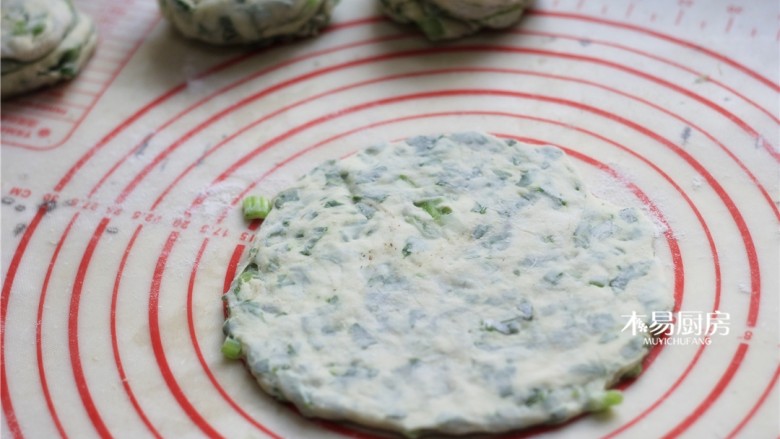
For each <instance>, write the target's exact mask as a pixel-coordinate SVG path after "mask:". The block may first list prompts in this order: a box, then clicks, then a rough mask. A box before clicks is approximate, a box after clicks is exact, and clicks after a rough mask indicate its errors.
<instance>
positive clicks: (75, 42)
mask: <svg viewBox="0 0 780 439" xmlns="http://www.w3.org/2000/svg"><path fill="white" fill-rule="evenodd" d="M96 44H97V32H96V30H95V25H94V23H93V22H92V19H90V18H89V17H88V16H87V15H84V14H82V13H79V12H77V13H76V24H75V26H73V29H71V31H70V32H69V33H68V34H67V35H66V36H65V39H64V40H62V42H61V43H60V44H59V45H58V46H57V47H56V48H55V49H54V50H52V51H51V52H49V53H48V54H46V55H45V56H44V57H43V58H40V59H38V60H35V61H33V62H30V63H25V64H18V65H17V66H15V68H14V69H13V70H12V71H3V76H2V84H1V85H2V97H3V98H6V97H9V96H13V95H17V94H21V93H25V92H28V91H31V90H34V89H37V88H40V87H44V86H47V85H52V84H55V83H57V82H60V81H63V80H68V79H72V78H73V77H75V76H76V75H77V74H78V72H79V71H81V69H82V67H83V66H84V64H85V63H86V62H87V60H88V59H89V57H90V56H91V55H92V52H94V50H95V46H96ZM3 62H4V63H5V61H3Z"/></svg>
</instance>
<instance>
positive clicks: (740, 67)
mask: <svg viewBox="0 0 780 439" xmlns="http://www.w3.org/2000/svg"><path fill="white" fill-rule="evenodd" d="M528 14H529V15H540V16H548V17H557V18H563V19H573V20H581V21H590V22H594V23H600V24H606V25H609V26H613V27H618V28H622V29H628V30H631V31H635V32H639V33H643V34H646V35H651V36H653V37H656V38H659V39H662V40H666V41H670V42H672V43H675V44H677V45H680V46H683V47H687V48H689V49H693V50H695V51H698V52H701V53H704V54H705V55H707V56H710V57H712V58H715V59H717V60H719V61H722V62H724V63H726V64H728V65H730V66H731V67H734V68H735V69H737V70H739V71H741V72H743V73H745V74H746V75H748V76H750V77H752V78H753V79H755V80H757V81H759V82H761V83H762V84H764V85H765V86H767V87H769V88H771V89H772V90H774V91H776V92H780V85H778V84H776V83H775V82H774V81H772V80H770V79H767V78H765V77H763V76H761V75H760V74H758V73H756V72H755V71H753V70H751V69H749V68H747V67H745V66H744V65H742V64H740V63H738V62H736V61H734V60H733V59H731V58H729V57H727V56H725V55H722V54H720V53H718V52H715V51H713V50H710V49H706V48H704V47H701V46H699V45H697V44H695V43H691V42H689V41H686V40H683V39H681V38H677V37H673V36H670V35H666V34H664V33H661V32H657V31H654V30H652V29H647V28H644V27H641V26H637V25H634V24H631V23H624V22H620V21H614V20H607V19H603V18H599V17H592V16H588V15H581V14H574V13H567V12H554V11H544V10H539V9H531V10H529V11H528Z"/></svg>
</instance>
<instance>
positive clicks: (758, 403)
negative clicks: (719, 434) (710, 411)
mask: <svg viewBox="0 0 780 439" xmlns="http://www.w3.org/2000/svg"><path fill="white" fill-rule="evenodd" d="M779 375H780V366H778V367H777V368H776V369H775V374H774V375H773V376H772V378H771V379H770V380H769V384H768V385H767V386H766V389H764V391H763V392H762V393H761V396H759V397H758V401H756V403H755V404H754V405H753V407H751V408H750V411H749V412H748V413H747V415H745V418H744V419H742V421H740V423H739V424H738V425H737V426H736V427H734V429H733V430H731V433H729V434H728V436H726V438H727V439H732V438H734V437H736V436H737V434H738V433H739V432H740V431H741V430H742V429H743V428H745V425H747V423H748V422H749V421H750V419H752V418H753V416H754V415H755V414H756V412H757V411H758V409H759V408H760V407H761V406H762V405H763V404H764V402H766V398H767V397H768V396H769V394H770V393H771V392H772V389H773V388H774V387H775V384H777V378H778V376H779Z"/></svg>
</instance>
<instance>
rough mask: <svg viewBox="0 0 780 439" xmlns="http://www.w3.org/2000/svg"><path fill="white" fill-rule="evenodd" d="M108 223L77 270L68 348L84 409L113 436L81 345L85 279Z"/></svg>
mask: <svg viewBox="0 0 780 439" xmlns="http://www.w3.org/2000/svg"><path fill="white" fill-rule="evenodd" d="M107 225H108V219H107V218H103V219H102V220H101V221H100V224H99V225H98V227H97V229H96V230H95V233H93V234H92V238H90V240H89V243H88V244H87V249H86V250H85V251H84V255H83V256H82V258H81V262H80V263H79V266H78V270H77V271H76V279H75V281H74V285H73V293H72V294H71V296H70V309H69V314H68V315H69V316H70V318H69V319H68V348H69V351H70V364H71V367H72V368H73V378H74V379H75V381H76V387H77V389H78V393H79V396H80V397H81V402H82V404H83V405H84V409H85V410H86V411H87V415H89V419H90V420H91V421H92V425H94V426H95V429H96V430H97V433H98V434H99V435H100V436H101V437H104V438H106V437H111V432H110V431H109V430H108V427H106V424H105V423H104V422H103V418H102V417H101V416H100V412H99V411H98V409H97V406H95V402H94V400H93V399H92V395H91V394H90V391H89V385H88V384H87V379H86V377H85V376H84V369H83V368H82V366H81V352H80V346H79V309H80V304H81V293H82V291H83V289H84V279H85V278H86V276H87V268H88V267H89V264H90V262H91V260H92V255H93V254H94V252H95V247H96V246H97V243H98V241H100V237H101V236H102V235H103V232H105V230H106V226H107Z"/></svg>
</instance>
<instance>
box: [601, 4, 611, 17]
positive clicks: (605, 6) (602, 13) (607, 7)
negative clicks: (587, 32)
mask: <svg viewBox="0 0 780 439" xmlns="http://www.w3.org/2000/svg"><path fill="white" fill-rule="evenodd" d="M608 10H609V6H607V5H604V6H602V7H601V15H607V11H608Z"/></svg>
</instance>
